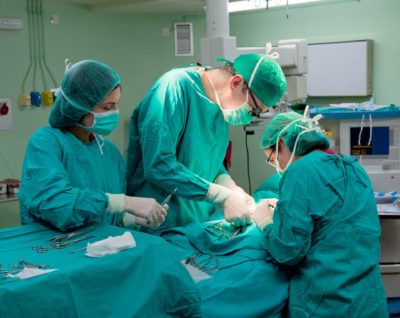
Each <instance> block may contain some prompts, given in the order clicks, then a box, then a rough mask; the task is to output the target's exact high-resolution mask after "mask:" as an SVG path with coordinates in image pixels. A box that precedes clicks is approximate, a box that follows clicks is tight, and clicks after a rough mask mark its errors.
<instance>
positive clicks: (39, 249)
mask: <svg viewBox="0 0 400 318" xmlns="http://www.w3.org/2000/svg"><path fill="white" fill-rule="evenodd" d="M93 237H94V236H84V237H80V238H77V239H75V240H72V241H66V242H63V243H60V242H55V243H52V244H51V245H50V246H42V245H35V246H32V249H33V250H34V251H36V252H37V253H46V252H48V250H49V249H52V248H55V249H61V248H64V247H66V246H68V245H72V244H75V243H77V242H80V241H83V240H87V239H90V238H93Z"/></svg>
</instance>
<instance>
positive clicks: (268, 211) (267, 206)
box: [252, 199, 277, 231]
mask: <svg viewBox="0 0 400 318" xmlns="http://www.w3.org/2000/svg"><path fill="white" fill-rule="evenodd" d="M276 202H277V200H276V199H266V200H265V199H264V200H261V201H260V202H259V203H258V204H257V206H256V208H255V210H254V212H253V214H252V219H253V221H254V222H255V223H256V224H257V226H258V228H259V229H260V231H263V230H264V228H265V227H266V226H267V225H268V224H271V223H273V221H272V219H273V216H274V211H275V206H276Z"/></svg>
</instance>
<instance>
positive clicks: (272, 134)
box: [260, 112, 330, 155]
mask: <svg viewBox="0 0 400 318" xmlns="http://www.w3.org/2000/svg"><path fill="white" fill-rule="evenodd" d="M303 118H304V117H303V116H302V115H300V114H298V113H295V112H288V113H280V114H278V115H276V116H275V117H274V118H272V119H271V121H270V123H269V125H268V126H267V128H266V129H265V131H264V135H263V136H262V138H261V143H260V146H261V149H265V148H271V147H272V146H275V145H276V143H277V138H278V136H279V137H280V138H282V139H283V142H284V143H285V145H286V146H287V147H288V148H289V150H290V151H293V148H294V144H295V142H296V138H297V136H298V135H299V134H300V133H301V132H302V131H304V129H302V128H301V127H299V125H301V126H303V127H308V123H305V122H302V121H301V119H303ZM296 120H297V121H296ZM294 121H296V122H294ZM291 123H292V124H291ZM290 124H291V125H290ZM287 125H290V126H289V127H288V128H287V129H286V130H285V131H283V132H282V134H280V133H281V131H282V130H283V129H284V128H285V127H286V126H287ZM313 126H314V127H315V125H313ZM329 147H330V144H329V139H328V138H327V137H326V136H325V134H324V133H323V132H322V131H316V130H313V131H310V132H306V133H304V134H302V135H301V136H300V137H299V140H298V141H297V147H296V153H295V155H304V154H306V153H308V152H310V151H311V150H313V149H329Z"/></svg>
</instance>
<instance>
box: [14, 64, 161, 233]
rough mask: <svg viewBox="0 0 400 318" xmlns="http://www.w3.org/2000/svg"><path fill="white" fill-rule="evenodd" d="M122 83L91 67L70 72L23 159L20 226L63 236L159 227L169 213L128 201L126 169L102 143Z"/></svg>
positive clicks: (113, 122) (103, 68)
mask: <svg viewBox="0 0 400 318" xmlns="http://www.w3.org/2000/svg"><path fill="white" fill-rule="evenodd" d="M119 99H120V76H119V75H118V73H117V72H116V71H115V70H114V69H112V68H111V67H109V66H108V65H106V64H103V63H101V62H98V61H93V60H85V61H81V62H78V63H76V64H74V65H73V66H72V67H70V68H69V69H68V70H67V71H66V73H65V75H64V77H63V80H62V84H61V89H60V93H59V94H58V96H57V98H56V100H55V103H54V105H53V108H52V111H51V114H50V118H49V123H50V127H43V128H41V129H39V130H37V131H36V132H35V133H34V134H33V135H32V136H31V138H30V140H29V143H28V147H27V150H26V154H25V159H24V164H23V170H22V179H21V189H20V192H19V199H20V212H21V223H22V224H29V223H33V222H42V223H45V224H48V225H52V226H53V227H55V228H57V229H59V230H62V231H65V230H68V229H70V228H76V227H79V226H83V225H85V224H87V223H91V222H97V223H105V224H115V225H121V226H125V227H135V226H136V225H143V226H148V227H156V226H159V225H160V224H161V223H162V221H163V220H164V218H165V213H166V211H167V208H168V207H167V206H165V207H161V206H160V205H159V204H158V203H157V202H156V201H155V200H154V199H152V198H134V197H128V196H126V195H125V194H124V193H125V163H124V162H123V160H122V157H121V155H120V153H119V151H118V149H117V148H116V147H115V146H114V144H113V143H112V142H110V141H108V140H106V139H104V137H103V136H105V135H109V134H110V133H111V132H112V131H113V129H114V128H115V127H116V126H117V125H118V121H119Z"/></svg>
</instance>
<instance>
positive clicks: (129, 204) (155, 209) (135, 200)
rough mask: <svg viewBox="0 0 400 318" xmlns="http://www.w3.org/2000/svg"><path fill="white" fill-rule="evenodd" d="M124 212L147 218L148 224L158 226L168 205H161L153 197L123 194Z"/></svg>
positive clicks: (165, 213)
mask: <svg viewBox="0 0 400 318" xmlns="http://www.w3.org/2000/svg"><path fill="white" fill-rule="evenodd" d="M125 205H126V212H128V213H130V214H133V215H135V216H137V217H142V218H144V219H146V220H147V224H148V225H149V226H157V224H158V226H159V225H160V224H161V223H162V222H164V220H165V216H166V215H167V212H168V205H164V206H161V205H160V204H158V202H157V201H156V200H155V199H153V198H140V197H130V196H125Z"/></svg>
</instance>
